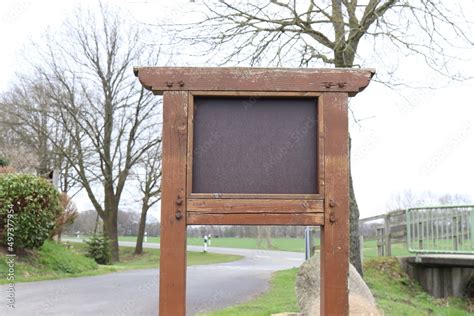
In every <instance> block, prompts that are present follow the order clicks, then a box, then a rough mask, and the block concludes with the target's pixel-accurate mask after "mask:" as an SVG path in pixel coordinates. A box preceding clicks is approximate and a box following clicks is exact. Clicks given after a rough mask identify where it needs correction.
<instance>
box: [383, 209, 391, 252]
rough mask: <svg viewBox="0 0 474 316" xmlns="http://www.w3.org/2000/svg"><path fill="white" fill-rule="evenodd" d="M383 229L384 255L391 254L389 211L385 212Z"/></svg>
mask: <svg viewBox="0 0 474 316" xmlns="http://www.w3.org/2000/svg"><path fill="white" fill-rule="evenodd" d="M384 228H385V229H384V231H385V255H386V256H391V255H392V240H391V238H392V234H391V230H390V213H388V214H385V217H384Z"/></svg>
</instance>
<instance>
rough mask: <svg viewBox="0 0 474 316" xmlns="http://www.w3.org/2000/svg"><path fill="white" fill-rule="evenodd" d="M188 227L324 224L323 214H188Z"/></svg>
mask: <svg viewBox="0 0 474 316" xmlns="http://www.w3.org/2000/svg"><path fill="white" fill-rule="evenodd" d="M187 223H188V225H293V226H294V225H307V226H320V225H323V224H324V214H323V213H286V214H284V213H280V214H271V213H261V214H255V213H239V214H235V213H231V214H222V213H221V214H216V213H201V212H188V213H187Z"/></svg>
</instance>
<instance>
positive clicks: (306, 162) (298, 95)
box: [134, 67, 374, 316]
mask: <svg viewBox="0 0 474 316" xmlns="http://www.w3.org/2000/svg"><path fill="white" fill-rule="evenodd" d="M134 71H135V75H136V76H137V77H138V78H139V80H140V82H141V84H142V85H143V86H144V87H145V88H147V89H149V90H151V91H153V93H155V94H163V163H162V166H163V180H162V184H161V186H162V199H161V239H160V244H161V246H160V248H161V258H160V304H159V311H160V315H162V316H181V315H182V316H184V315H185V314H186V226H187V225H310V226H321V315H347V314H348V288H347V276H348V268H349V144H348V115H347V112H348V108H347V102H348V97H351V96H355V95H356V94H357V93H358V92H360V91H362V90H363V89H364V88H365V87H366V86H367V85H368V84H369V82H370V79H371V78H372V76H373V74H374V71H373V70H370V69H357V70H356V69H284V68H273V69H263V68H166V67H165V68H162V67H144V68H135V69H134Z"/></svg>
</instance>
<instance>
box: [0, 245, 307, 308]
mask: <svg viewBox="0 0 474 316" xmlns="http://www.w3.org/2000/svg"><path fill="white" fill-rule="evenodd" d="M120 245H123V246H133V245H134V243H132V242H120ZM144 246H145V247H148V248H159V244H153V243H148V244H145V245H144ZM188 250H191V251H202V247H197V246H188ZM209 252H215V253H223V254H237V255H241V256H244V257H245V258H244V259H242V260H239V261H236V262H230V263H222V264H213V265H202V266H191V267H188V270H187V314H188V315H195V314H196V313H198V312H203V311H211V310H216V309H220V308H223V307H226V306H231V305H235V304H237V303H241V302H245V301H247V300H249V299H251V298H253V297H255V296H256V295H258V294H259V293H262V292H264V291H265V290H266V289H267V288H268V281H269V280H270V276H271V273H272V272H274V271H277V270H283V269H289V268H291V267H297V266H299V265H300V264H301V263H302V262H303V259H304V258H303V257H304V254H302V253H295V252H286V251H284V252H283V251H267V250H250V249H235V248H215V247H209ZM158 275H159V270H158V269H147V270H133V271H125V272H116V273H110V274H106V275H100V276H92V277H80V278H69V279H62V280H52V281H40V282H30V283H17V284H16V285H15V299H16V302H15V311H13V312H12V311H11V310H9V309H7V307H6V305H7V303H6V297H7V289H8V287H7V285H1V286H0V293H2V295H1V297H0V304H1V306H0V315H157V314H158Z"/></svg>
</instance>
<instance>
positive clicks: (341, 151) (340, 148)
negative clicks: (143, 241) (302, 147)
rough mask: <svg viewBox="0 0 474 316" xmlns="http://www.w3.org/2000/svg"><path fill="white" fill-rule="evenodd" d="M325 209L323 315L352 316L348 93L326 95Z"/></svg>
mask: <svg viewBox="0 0 474 316" xmlns="http://www.w3.org/2000/svg"><path fill="white" fill-rule="evenodd" d="M321 99H322V100H321V101H322V102H320V106H322V107H323V111H322V112H323V117H324V118H323V120H324V135H323V137H324V138H323V139H324V152H325V157H324V174H325V177H324V179H325V184H324V185H325V202H324V203H325V209H326V210H327V211H326V213H325V216H324V226H323V227H321V315H348V314H349V299H348V287H347V276H348V273H349V137H348V116H347V94H346V93H324V94H323V95H322V97H321Z"/></svg>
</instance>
